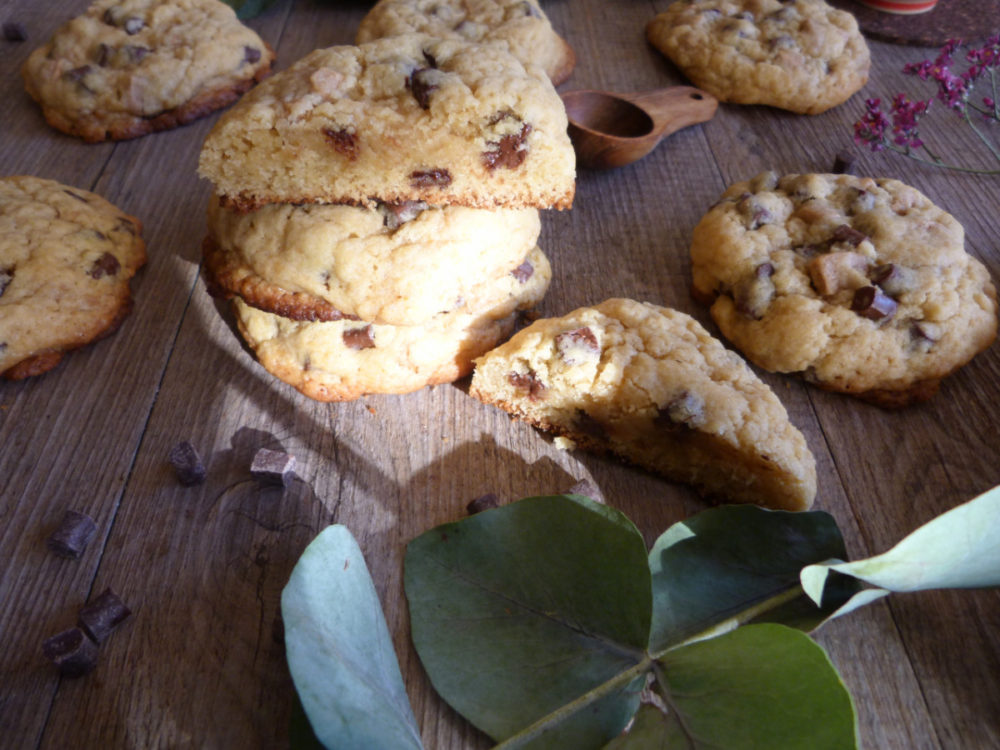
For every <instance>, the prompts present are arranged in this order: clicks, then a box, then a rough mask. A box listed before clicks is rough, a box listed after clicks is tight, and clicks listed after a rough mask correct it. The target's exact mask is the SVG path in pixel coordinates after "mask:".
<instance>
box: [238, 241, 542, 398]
mask: <svg viewBox="0 0 1000 750" xmlns="http://www.w3.org/2000/svg"><path fill="white" fill-rule="evenodd" d="M528 262H529V264H530V266H531V270H532V272H531V273H530V274H528V273H525V274H524V275H522V276H520V277H519V278H514V277H507V278H504V279H502V280H501V281H500V282H498V283H499V284H501V285H503V286H504V287H505V289H506V291H507V294H506V298H505V299H504V300H503V302H501V303H498V304H494V305H492V306H490V307H481V308H472V309H463V310H460V311H457V312H450V313H444V314H442V315H438V316H436V317H435V318H433V319H431V320H430V321H428V322H427V323H425V324H422V325H418V326H393V325H380V324H377V323H367V322H364V321H355V320H339V321H321V322H303V321H297V320H290V319H288V318H284V317H281V316H278V315H274V314H272V313H268V312H264V311H262V310H258V309H257V308H254V307H251V306H249V305H247V304H246V303H245V302H243V300H241V299H240V298H238V297H237V298H235V299H234V300H233V309H234V311H235V313H236V319H237V325H238V327H239V330H240V333H241V334H242V335H243V337H244V339H246V341H247V343H248V344H249V345H250V347H251V348H252V349H253V350H254V352H255V354H256V355H257V359H258V361H259V362H260V363H261V365H263V367H264V368H265V369H266V370H267V371H268V372H270V373H271V374H272V375H274V376H276V377H277V378H279V379H281V380H283V381H285V382H286V383H289V384H290V385H292V386H294V387H295V388H297V389H298V390H299V391H301V392H302V393H304V394H305V395H306V396H309V397H310V398H313V399H316V400H318V401H349V400H351V399H355V398H358V397H360V396H363V395H365V394H371V393H409V392H411V391H415V390H418V389H420V388H423V387H425V386H428V385H436V384H438V383H449V382H451V381H453V380H456V379H458V378H460V377H462V376H463V375H467V374H468V373H469V372H470V371H471V370H472V361H473V360H474V359H475V358H476V357H478V356H479V355H480V354H482V353H483V352H486V351H488V350H489V349H491V348H492V347H494V346H496V345H497V343H499V342H500V341H502V340H503V339H504V338H506V337H507V336H509V335H510V333H511V331H513V329H514V327H515V325H516V324H517V321H518V318H519V311H521V310H526V309H528V308H530V307H532V306H533V305H535V304H537V303H538V302H539V301H540V300H541V299H542V297H543V296H544V295H545V292H546V290H547V289H548V285H549V281H550V280H551V278H552V272H551V269H550V267H549V264H548V261H547V260H546V258H545V256H544V255H543V254H542V252H541V251H540V250H538V249H535V250H534V251H533V252H532V253H531V254H530V255H529V256H528Z"/></svg>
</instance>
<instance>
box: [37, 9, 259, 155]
mask: <svg viewBox="0 0 1000 750" xmlns="http://www.w3.org/2000/svg"><path fill="white" fill-rule="evenodd" d="M273 60H274V53H273V51H272V50H271V49H270V47H268V45H267V44H266V43H265V42H264V41H263V40H261V38H260V37H259V36H258V35H257V34H256V33H255V32H254V31H253V30H251V29H249V28H247V27H246V26H244V25H243V24H241V23H240V22H239V21H238V20H237V19H236V14H235V13H234V12H233V10H232V8H230V7H229V6H228V5H226V4H225V3H222V2H220V1H219V0H98V1H97V2H95V3H94V4H93V5H91V6H90V7H89V8H88V9H87V10H86V11H85V12H84V13H83V14H82V15H80V16H78V17H76V18H74V19H72V20H70V21H67V22H66V23H65V24H63V25H62V26H60V27H59V28H58V29H57V30H56V32H55V34H53V36H52V38H51V39H50V40H49V41H48V42H46V43H45V44H44V45H42V46H41V47H39V48H38V49H36V50H35V51H34V52H33V53H32V54H31V55H30V57H29V58H28V59H27V61H25V64H24V66H23V68H22V69H21V73H22V75H23V77H24V83H25V88H26V89H27V91H28V93H29V94H30V95H31V96H32V98H34V99H35V100H36V101H37V102H38V103H39V104H40V105H41V107H42V112H43V114H44V115H45V119H46V120H47V121H48V123H49V124H50V125H52V126H53V127H54V128H57V129H58V130H61V131H63V132H65V133H69V134H70V135H75V136H79V137H81V138H83V139H84V140H86V141H89V142H98V141H104V140H124V139H127V138H136V137H138V136H141V135H145V134H147V133H151V132H154V131H159V130H167V129H169V128H174V127H178V126H179V125H183V124H185V123H187V122H190V121H192V120H195V119H197V118H199V117H203V116H204V115H206V114H208V113H209V112H212V111H214V110H216V109H219V108H221V107H225V106H227V105H229V104H231V103H232V102H234V101H235V100H236V99H237V98H238V97H239V96H240V95H241V94H242V93H243V92H244V91H246V90H247V89H249V88H250V87H251V86H253V84H254V83H256V82H257V81H260V80H261V79H263V78H264V77H265V76H266V75H267V74H268V73H269V72H270V70H271V63H272V62H273Z"/></svg>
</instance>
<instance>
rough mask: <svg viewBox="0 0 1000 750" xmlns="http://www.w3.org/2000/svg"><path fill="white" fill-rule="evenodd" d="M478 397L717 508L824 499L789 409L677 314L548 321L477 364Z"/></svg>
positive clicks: (639, 311) (621, 312) (618, 307)
mask: <svg viewBox="0 0 1000 750" xmlns="http://www.w3.org/2000/svg"><path fill="white" fill-rule="evenodd" d="M469 393H470V395H473V396H475V397H476V398H478V399H479V400H481V401H483V402H485V403H488V404H493V405H495V406H498V407H499V408H501V409H504V410H505V411H507V412H509V413H511V414H512V415H513V416H516V417H518V418H520V419H524V420H526V421H528V422H530V423H532V424H534V425H535V426H537V427H540V428H542V429H545V430H549V431H552V432H555V433H556V434H559V435H563V436H565V437H568V438H570V439H571V440H573V441H574V442H575V443H577V444H578V445H580V446H581V447H585V448H589V449H593V450H598V451H610V452H612V453H615V454H616V455H618V456H619V457H621V458H624V459H625V460H627V461H630V462H632V463H635V464H637V465H639V466H643V467H645V468H647V469H650V470H651V471H655V472H658V473H661V474H663V475H664V476H667V477H668V478H671V479H675V480H680V481H684V482H689V483H691V484H693V485H694V486H695V487H696V488H697V489H698V490H699V491H701V492H702V493H703V494H705V495H708V496H710V497H713V498H716V499H725V500H728V501H732V502H753V503H758V504H761V505H766V506H769V507H775V508H786V509H793V510H800V509H802V508H806V507H808V506H809V505H810V504H811V503H812V501H813V498H814V496H815V493H816V468H815V460H814V458H813V455H812V453H811V452H810V451H809V448H808V446H807V445H806V442H805V438H804V437H803V436H802V434H801V433H800V432H799V431H798V430H797V429H796V428H795V427H794V426H793V425H792V424H791V423H790V422H789V420H788V414H787V412H786V411H785V408H784V406H782V404H781V402H780V401H778V399H777V397H776V396H775V395H774V393H773V392H772V391H771V389H770V388H769V387H768V386H767V384H765V383H764V382H763V381H761V380H760V379H759V378H758V377H757V376H756V375H755V374H754V373H753V371H752V370H751V369H750V367H749V366H748V365H747V364H746V362H744V361H743V359H742V358H741V357H740V356H739V355H738V354H736V353H735V352H732V351H729V350H728V349H726V348H725V347H724V346H723V345H722V344H721V342H719V341H718V340H717V339H714V338H713V337H712V336H711V335H710V334H709V333H708V331H706V330H705V329H704V328H703V327H702V326H701V324H699V323H698V322H697V321H696V320H695V319H694V318H692V317H691V316H689V315H686V314H684V313H681V312H678V311H676V310H671V309H669V308H664V307H659V306H657V305H653V304H650V303H643V302H637V301H635V300H630V299H609V300H606V301H604V302H602V303H601V304H599V305H596V306H594V307H583V308H580V309H577V310H574V311H573V312H571V313H569V314H567V315H565V316H562V317H560V318H545V319H542V320H537V321H535V322H534V323H532V324H531V325H530V326H528V327H527V328H525V329H524V330H522V331H520V332H519V333H517V334H515V335H514V336H513V337H512V338H511V340H510V341H508V342H507V343H506V344H503V345H501V346H499V347H497V348H496V349H494V350H493V351H491V352H489V353H488V354H486V355H485V356H483V357H481V358H480V359H479V360H477V362H476V370H475V373H474V375H473V378H472V384H471V386H470V389H469Z"/></svg>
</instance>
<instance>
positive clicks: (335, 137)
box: [323, 128, 358, 161]
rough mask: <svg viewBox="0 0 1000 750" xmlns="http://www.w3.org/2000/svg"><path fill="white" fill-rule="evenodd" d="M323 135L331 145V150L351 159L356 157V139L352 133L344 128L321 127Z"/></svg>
mask: <svg viewBox="0 0 1000 750" xmlns="http://www.w3.org/2000/svg"><path fill="white" fill-rule="evenodd" d="M323 135H324V137H325V138H326V142H327V143H329V144H330V145H331V146H333V150H334V151H336V152H337V153H338V154H343V155H344V156H346V157H347V158H348V159H350V160H351V161H354V160H355V159H357V158H358V139H357V137H356V136H355V135H354V133H352V132H350V131H349V130H347V129H346V128H340V129H339V130H334V129H333V128H323Z"/></svg>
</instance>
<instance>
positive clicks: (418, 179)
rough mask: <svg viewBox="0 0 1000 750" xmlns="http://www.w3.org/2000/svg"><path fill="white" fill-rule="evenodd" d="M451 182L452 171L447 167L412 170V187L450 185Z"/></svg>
mask: <svg viewBox="0 0 1000 750" xmlns="http://www.w3.org/2000/svg"><path fill="white" fill-rule="evenodd" d="M450 184H451V172H449V171H448V170H447V169H423V170H417V171H415V172H410V187H415V188H426V187H448V186H449V185H450Z"/></svg>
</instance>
